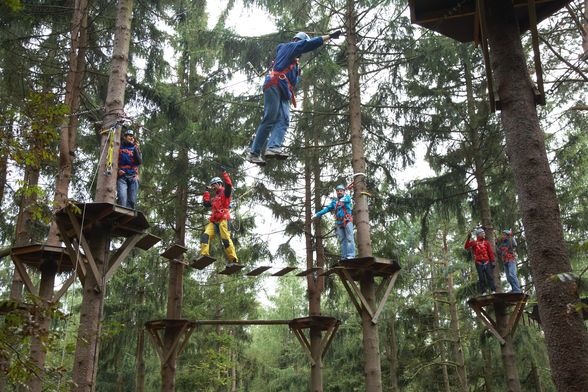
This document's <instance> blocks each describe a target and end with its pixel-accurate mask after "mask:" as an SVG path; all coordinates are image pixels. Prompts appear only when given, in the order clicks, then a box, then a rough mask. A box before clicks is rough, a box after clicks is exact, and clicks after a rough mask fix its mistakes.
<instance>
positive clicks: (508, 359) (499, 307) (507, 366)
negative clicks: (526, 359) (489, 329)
mask: <svg viewBox="0 0 588 392" xmlns="http://www.w3.org/2000/svg"><path fill="white" fill-rule="evenodd" d="M494 312H495V314H496V326H497V330H498V332H499V333H500V335H501V336H503V337H504V340H505V343H504V344H502V345H501V346H500V352H501V354H502V364H503V366H504V375H505V377H506V387H507V390H508V392H520V391H521V382H520V380H519V372H518V369H517V359H516V353H515V349H514V345H513V342H512V333H509V334H508V335H506V336H505V332H506V329H507V320H508V315H507V313H506V306H505V305H504V303H501V304H499V303H495V304H494Z"/></svg>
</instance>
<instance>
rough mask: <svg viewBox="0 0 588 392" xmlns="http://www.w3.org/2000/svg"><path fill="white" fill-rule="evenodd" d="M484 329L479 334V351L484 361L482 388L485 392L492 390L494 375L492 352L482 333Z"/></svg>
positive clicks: (491, 391)
mask: <svg viewBox="0 0 588 392" xmlns="http://www.w3.org/2000/svg"><path fill="white" fill-rule="evenodd" d="M485 333H486V331H485V330H483V331H482V332H481V335H480V351H481V352H482V359H483V361H484V366H483V369H484V388H485V389H486V392H493V391H494V389H493V385H494V377H492V365H493V363H492V353H491V351H490V347H488V339H487V337H486V336H485V335H484V334H485Z"/></svg>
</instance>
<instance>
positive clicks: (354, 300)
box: [337, 269, 363, 317]
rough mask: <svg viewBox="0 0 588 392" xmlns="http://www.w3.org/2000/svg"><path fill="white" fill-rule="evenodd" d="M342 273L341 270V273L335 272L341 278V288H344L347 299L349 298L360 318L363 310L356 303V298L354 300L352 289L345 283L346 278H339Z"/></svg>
mask: <svg viewBox="0 0 588 392" xmlns="http://www.w3.org/2000/svg"><path fill="white" fill-rule="evenodd" d="M342 271H344V270H343V269H341V271H337V274H338V275H339V276H340V277H341V282H342V283H343V287H345V290H347V293H348V294H349V298H351V302H353V305H355V309H357V312H358V313H359V316H360V317H361V315H362V313H363V309H362V308H361V304H360V303H359V302H358V301H357V298H355V293H354V292H353V289H352V288H351V287H350V286H349V284H348V283H347V278H345V277H344V276H341V274H342V273H343V272H342Z"/></svg>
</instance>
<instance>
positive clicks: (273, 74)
mask: <svg viewBox="0 0 588 392" xmlns="http://www.w3.org/2000/svg"><path fill="white" fill-rule="evenodd" d="M297 64H298V62H297V61H295V62H293V63H292V64H290V66H289V67H288V68H286V69H285V70H283V71H274V70H273V69H272V70H271V71H270V80H268V81H267V83H266V84H265V85H264V86H263V91H265V90H267V89H268V88H270V87H272V86H277V85H278V84H279V83H280V80H285V81H286V83H287V84H288V90H290V95H291V96H292V99H291V102H292V105H294V107H296V97H295V96H294V87H293V86H292V83H291V82H290V79H288V76H286V74H287V73H288V72H290V71H292V70H293V69H294V68H295V67H296V65H297Z"/></svg>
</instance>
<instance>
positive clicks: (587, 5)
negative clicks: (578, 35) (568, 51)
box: [582, 0, 588, 59]
mask: <svg viewBox="0 0 588 392" xmlns="http://www.w3.org/2000/svg"><path fill="white" fill-rule="evenodd" d="M582 49H584V54H583V56H582V57H583V58H584V59H586V58H588V0H584V36H583V37H582Z"/></svg>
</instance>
